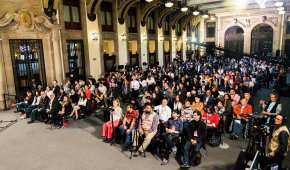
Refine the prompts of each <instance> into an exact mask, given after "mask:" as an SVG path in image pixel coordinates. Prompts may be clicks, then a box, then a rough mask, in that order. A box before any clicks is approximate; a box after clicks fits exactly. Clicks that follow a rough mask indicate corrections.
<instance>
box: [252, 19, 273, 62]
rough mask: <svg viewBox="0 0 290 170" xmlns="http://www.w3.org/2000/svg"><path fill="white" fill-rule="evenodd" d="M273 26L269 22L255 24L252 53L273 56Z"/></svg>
mask: <svg viewBox="0 0 290 170" xmlns="http://www.w3.org/2000/svg"><path fill="white" fill-rule="evenodd" d="M272 50H273V28H272V27H271V26H270V25H267V24H259V25H257V26H255V27H254V28H253V30H252V34H251V54H257V55H259V56H272Z"/></svg>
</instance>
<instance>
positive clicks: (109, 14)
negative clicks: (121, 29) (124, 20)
mask: <svg viewBox="0 0 290 170" xmlns="http://www.w3.org/2000/svg"><path fill="white" fill-rule="evenodd" d="M106 14H107V15H106V19H107V23H106V25H112V15H111V12H109V11H107V12H106Z"/></svg>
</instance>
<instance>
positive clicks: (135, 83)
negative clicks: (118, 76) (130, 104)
mask: <svg viewBox="0 0 290 170" xmlns="http://www.w3.org/2000/svg"><path fill="white" fill-rule="evenodd" d="M130 86H131V89H133V90H139V88H140V83H139V81H137V80H133V81H131V83H130Z"/></svg>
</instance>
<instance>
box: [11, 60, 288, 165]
mask: <svg viewBox="0 0 290 170" xmlns="http://www.w3.org/2000/svg"><path fill="white" fill-rule="evenodd" d="M125 68H126V69H120V70H112V71H111V72H109V73H106V74H105V75H102V76H101V78H99V79H98V80H94V79H93V78H88V81H87V82H85V81H83V80H77V81H75V82H71V81H70V80H69V79H67V80H65V81H64V82H63V83H59V82H57V81H53V83H52V85H51V86H47V87H45V89H35V88H33V92H32V91H30V90H29V91H27V93H26V96H25V97H24V99H23V100H22V101H20V102H18V103H17V104H16V108H17V112H21V118H26V117H29V118H30V120H29V121H28V123H33V122H35V121H41V122H45V123H50V124H52V125H53V126H55V127H57V128H60V127H63V122H64V121H65V120H66V119H68V118H69V117H72V118H74V119H79V118H84V117H85V116H87V115H89V114H90V113H89V112H91V111H92V110H94V109H93V108H95V109H98V110H109V111H110V115H109V116H110V118H109V121H107V122H105V123H104V124H103V126H102V131H101V135H102V137H103V138H104V140H105V141H111V140H112V139H113V138H114V136H115V135H117V133H115V131H119V132H120V135H121V137H122V139H124V140H122V150H123V151H125V150H127V149H129V148H130V147H132V146H133V149H136V151H139V153H143V152H144V151H145V150H146V149H147V147H148V146H149V145H150V142H151V140H155V139H156V138H159V139H161V140H160V141H162V142H161V143H160V145H159V146H154V147H160V149H159V150H160V156H161V158H162V165H165V164H167V162H168V160H169V155H170V153H171V152H173V153H176V152H178V149H180V150H181V152H180V153H182V154H181V155H182V156H181V157H182V166H183V167H189V166H190V165H191V164H192V163H193V164H199V163H198V162H199V161H200V157H201V155H200V149H201V148H202V147H203V146H204V145H205V144H206V143H209V144H211V143H215V141H214V140H217V138H218V137H219V136H220V134H219V130H218V128H219V127H220V126H219V125H220V123H223V124H224V129H225V131H226V132H227V133H230V134H231V139H237V138H238V137H239V135H241V134H242V131H243V128H244V127H245V125H246V124H247V121H248V119H249V116H250V115H251V114H252V113H253V111H254V109H255V108H254V102H253V99H252V96H253V95H255V92H256V91H257V90H258V89H259V88H261V87H268V86H273V87H274V86H277V81H275V79H277V76H278V74H276V73H279V72H280V71H281V70H283V69H284V68H283V66H281V65H279V64H271V63H268V62H266V61H263V60H259V59H255V58H249V57H242V58H240V59H237V58H225V57H223V56H210V55H209V56H204V57H194V58H193V59H190V60H188V61H181V60H180V59H178V58H177V59H174V61H173V63H172V64H169V65H165V66H163V67H159V66H157V65H144V66H143V68H142V67H129V66H128V67H125ZM267 69H269V70H271V71H270V72H266V70H267ZM266 73H267V78H266V79H265V78H264V76H265V74H266ZM269 77H270V78H269ZM275 83H276V84H275ZM38 90H39V91H38ZM39 93H40V96H39V95H38V94H39ZM132 100H133V101H134V103H130V102H128V101H132ZM260 104H261V106H262V107H263V115H264V116H265V117H266V121H267V122H268V123H273V122H274V118H275V116H276V115H277V114H280V113H281V110H282V105H281V104H280V103H279V99H278V96H277V94H275V93H272V94H271V95H270V101H269V102H265V101H264V100H261V101H260ZM110 106H112V107H110ZM122 108H127V110H126V112H125V114H124V116H123V109H122ZM256 109H257V108H256ZM104 113H105V111H104ZM139 113H140V114H139ZM231 125H232V126H231ZM231 130H232V131H231ZM156 134H158V135H156ZM131 145H132V146H131ZM178 146H179V147H178ZM191 148H192V152H190V150H191Z"/></svg>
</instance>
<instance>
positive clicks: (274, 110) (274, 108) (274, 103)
mask: <svg viewBox="0 0 290 170" xmlns="http://www.w3.org/2000/svg"><path fill="white" fill-rule="evenodd" d="M260 104H261V105H262V107H263V111H262V114H263V115H264V116H265V117H266V122H265V123H266V124H267V125H274V118H275V116H276V115H279V114H280V113H281V111H282V104H281V103H279V101H278V94H276V93H271V94H270V101H269V102H265V101H263V100H261V101H260Z"/></svg>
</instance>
